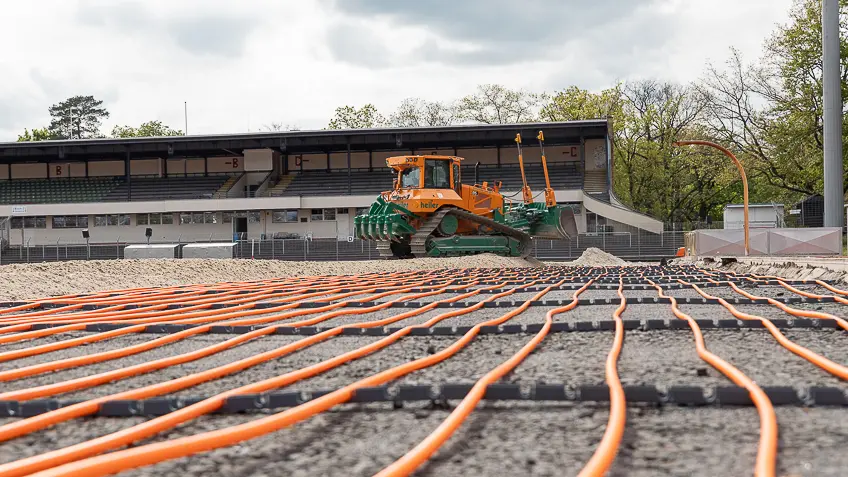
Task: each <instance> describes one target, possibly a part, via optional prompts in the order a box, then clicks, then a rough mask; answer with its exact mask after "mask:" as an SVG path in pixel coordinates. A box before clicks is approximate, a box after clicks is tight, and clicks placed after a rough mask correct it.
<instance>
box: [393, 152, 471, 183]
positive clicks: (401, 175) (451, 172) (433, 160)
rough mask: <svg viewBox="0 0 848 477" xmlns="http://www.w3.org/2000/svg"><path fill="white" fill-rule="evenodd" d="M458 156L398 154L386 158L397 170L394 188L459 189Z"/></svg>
mask: <svg viewBox="0 0 848 477" xmlns="http://www.w3.org/2000/svg"><path fill="white" fill-rule="evenodd" d="M459 162H460V158H458V157H454V156H399V157H390V158H388V159H386V163H387V164H388V165H389V167H391V168H392V169H394V170H396V171H397V172H398V177H397V179H395V187H394V188H395V189H454V190H456V191H459V189H460V187H461V185H460V184H461V182H460V168H459Z"/></svg>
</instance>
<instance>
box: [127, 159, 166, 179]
mask: <svg viewBox="0 0 848 477" xmlns="http://www.w3.org/2000/svg"><path fill="white" fill-rule="evenodd" d="M160 167H161V166H160V159H136V160H133V161H130V174H131V175H134V176H154V175H155V176H158V175H160V174H161V173H162V171H161V169H160Z"/></svg>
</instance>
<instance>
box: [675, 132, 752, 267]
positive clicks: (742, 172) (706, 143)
mask: <svg viewBox="0 0 848 477" xmlns="http://www.w3.org/2000/svg"><path fill="white" fill-rule="evenodd" d="M674 145H675V146H709V147H713V148H716V149H718V150H719V151H721V152H723V153H724V155H725V156H727V157H729V158H730V160H731V161H733V163H734V164H735V165H736V168H737V169H739V175H740V176H742V202H743V203H742V207H743V212H742V213H743V220H744V224H743V228H744V229H745V230H744V233H745V256H746V257H747V256H748V255H749V254H750V253H751V246H750V242H749V222H748V177H747V176H746V175H745V168H744V167H742V163H741V162H739V159H737V158H736V156H734V155H733V153H732V152H730V151H729V150H728V149H727V148H725V147H723V146H719V145H718V144H716V143H713V142H710V141H677V142H675V143H674Z"/></svg>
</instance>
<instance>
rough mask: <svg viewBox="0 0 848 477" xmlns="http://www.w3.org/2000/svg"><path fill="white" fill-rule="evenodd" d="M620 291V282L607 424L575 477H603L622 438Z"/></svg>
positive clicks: (610, 360) (624, 304) (622, 305)
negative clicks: (591, 452)
mask: <svg viewBox="0 0 848 477" xmlns="http://www.w3.org/2000/svg"><path fill="white" fill-rule="evenodd" d="M623 290H624V280H622V279H621V278H619V280H618V297H619V298H620V299H621V302H620V303H619V305H618V308H617V309H616V310H615V312H614V313H613V315H612V316H613V319H614V320H615V338H614V340H613V344H612V349H610V352H609V355H608V356H607V361H606V379H607V386H608V387H609V390H610V415H609V421H608V423H607V428H606V430H605V431H604V437H603V438H601V442H600V443H599V444H598V448H597V449H595V453H594V454H592V458H591V459H589V462H587V463H586V465H585V466H584V467H583V469H582V470H581V471H580V474H578V477H603V476H604V475H605V474H606V473H607V471H608V470H609V468H610V467H611V466H612V463H613V461H614V460H615V456H616V454H618V447H619V445H621V438H622V436H624V427H625V425H626V422H627V401H626V399H625V397H624V388H623V387H622V386H621V380H620V379H619V378H618V357H619V355H620V354H621V348H622V346H623V345H624V322H623V321H622V319H621V314H622V313H624V309H625V308H626V307H627V301H626V300H625V298H624V292H623Z"/></svg>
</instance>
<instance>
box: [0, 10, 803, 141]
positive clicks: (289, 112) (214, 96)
mask: <svg viewBox="0 0 848 477" xmlns="http://www.w3.org/2000/svg"><path fill="white" fill-rule="evenodd" d="M412 3H413V2H396V1H394V0H392V1H390V2H389V1H383V2H381V1H376V0H372V1H370V2H369V1H365V0H360V1H348V0H344V1H339V2H335V3H334V2H329V1H319V2H278V1H274V0H241V1H240V2H230V1H226V0H205V1H204V0H181V1H174V0H148V1H143V2H142V1H137V2H121V3H118V2H112V1H106V0H99V1H94V0H78V1H62V0H34V1H32V2H6V3H5V4H4V6H3V13H4V24H5V25H7V28H4V29H0V45H3V46H2V47H0V48H2V51H0V71H2V72H3V73H2V75H0V78H2V79H0V141H4V140H14V139H15V138H16V135H17V134H18V133H20V132H21V131H23V129H24V128H32V127H41V126H45V125H47V123H49V116H48V114H47V108H48V107H49V106H50V105H51V104H53V103H56V102H58V101H61V100H63V99H65V98H67V97H69V96H72V95H75V94H86V95H88V94H91V95H94V96H96V97H97V98H99V99H102V100H104V103H105V106H106V107H107V108H108V110H109V111H110V112H111V118H109V119H108V120H107V122H106V124H104V128H103V129H104V132H108V131H109V130H110V129H111V127H112V126H113V125H114V124H129V125H137V124H139V123H141V122H144V121H148V120H152V119H159V120H162V121H164V122H165V123H167V124H169V125H171V126H172V127H177V128H183V102H184V101H187V102H188V115H189V117H188V119H189V132H190V133H192V134H200V133H226V132H244V131H247V130H248V128H250V129H252V130H258V129H259V128H260V127H261V125H263V124H267V123H270V122H272V121H274V122H282V123H286V124H297V125H299V126H300V127H302V128H321V127H324V126H325V125H326V123H327V120H328V119H329V118H330V116H332V113H333V110H334V109H335V107H337V106H339V105H343V104H354V105H361V104H364V103H367V102H373V103H375V104H376V105H377V106H378V107H379V108H381V109H383V110H385V111H386V112H389V111H391V110H392V109H393V108H394V107H395V106H396V105H397V104H398V103H399V102H400V101H401V100H402V99H403V98H405V97H410V96H420V97H424V98H427V99H430V100H449V99H453V98H456V97H459V96H461V95H463V94H467V93H469V92H471V91H472V90H473V89H474V87H475V86H476V85H477V84H480V83H502V84H505V85H508V86H510V87H523V88H527V89H531V90H542V89H544V90H553V89H560V88H564V87H567V86H568V85H570V84H577V85H579V86H581V87H585V88H590V89H600V88H603V87H606V86H609V85H611V84H613V83H614V82H615V81H617V80H621V79H628V78H640V77H655V78H660V79H669V80H674V81H691V80H694V79H697V78H698V77H699V76H700V75H701V74H702V72H703V70H704V64H705V62H706V61H707V60H712V61H714V62H716V63H720V62H722V61H724V59H725V58H726V57H727V54H728V50H729V48H730V47H731V46H735V47H737V48H739V49H740V50H741V51H742V52H743V54H744V55H745V56H746V57H747V58H750V59H753V58H755V57H757V56H759V54H760V51H761V47H762V44H763V42H764V40H765V39H766V38H767V37H768V35H769V34H770V33H771V32H772V31H773V30H774V27H775V24H776V23H778V22H783V21H785V19H786V17H787V12H788V9H789V7H790V4H791V0H746V1H745V2H739V1H736V0H714V1H711V2H702V1H691V0H656V1H647V0H643V1H639V2H635V1H634V2H632V3H631V2H625V3H626V4H627V5H630V6H628V7H627V8H626V9H625V8H621V5H622V2H618V1H616V2H612V1H609V0H593V1H591V2H589V1H582V0H581V2H577V3H579V5H578V4H577V3H575V2H561V1H559V0H557V1H555V2H547V1H546V0H533V1H530V0H528V2H506V1H504V2H502V5H501V6H500V7H498V5H497V2H494V3H491V2H490V1H489V0H487V3H486V4H487V5H488V8H482V9H481V8H470V7H468V6H467V5H468V4H469V3H474V2H473V1H472V0H468V2H466V1H463V2H457V1H455V0H451V1H450V2H448V1H446V0H430V1H429V2H428V1H425V0H422V1H420V2H414V3H415V4H416V5H417V7H415V8H411V7H410V8H403V6H402V5H408V4H412ZM560 4H568V5H570V7H568V8H562V7H560V6H559V5H560ZM398 5H401V6H398ZM421 5H424V6H425V7H428V8H421ZM516 6H518V7H516ZM521 6H523V7H521ZM519 7H521V8H519ZM434 12H436V13H435V14H434ZM452 13H455V15H453V16H450V15H451V14H452ZM439 15H441V17H440V16H439ZM8 26H12V28H8Z"/></svg>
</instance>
